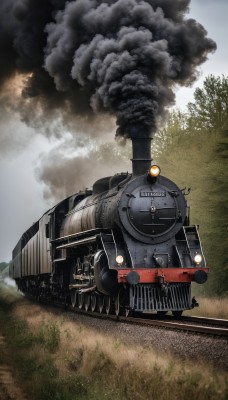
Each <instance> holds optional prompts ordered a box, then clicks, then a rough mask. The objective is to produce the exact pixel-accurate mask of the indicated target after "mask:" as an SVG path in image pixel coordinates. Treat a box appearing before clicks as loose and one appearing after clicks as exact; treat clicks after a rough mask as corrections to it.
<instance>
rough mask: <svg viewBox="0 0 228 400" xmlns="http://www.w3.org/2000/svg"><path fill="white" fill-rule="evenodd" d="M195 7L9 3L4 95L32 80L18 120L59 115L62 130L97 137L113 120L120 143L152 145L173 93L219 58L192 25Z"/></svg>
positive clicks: (1, 15) (84, 1)
mask: <svg viewBox="0 0 228 400" xmlns="http://www.w3.org/2000/svg"><path fill="white" fill-rule="evenodd" d="M189 4H190V0H173V1H172V2H171V1H170V0H116V1H115V0H76V1H65V0H39V1H37V0H1V3H0V57H1V60H3V61H4V62H1V65H0V85H1V88H2V90H3V88H4V83H5V82H6V81H7V80H9V79H12V78H13V77H14V76H15V74H16V73H19V74H25V76H26V78H25V81H24V87H23V90H22V94H21V96H22V98H23V101H19V102H18V104H17V106H18V112H21V115H22V118H23V119H24V120H25V121H26V122H27V123H30V124H32V125H34V126H36V124H39V121H42V123H43V121H44V122H46V121H49V120H50V119H52V120H55V119H56V115H58V117H59V118H60V119H61V122H62V123H63V124H71V125H72V121H73V123H79V124H80V121H81V122H82V121H83V122H82V125H83V124H84V123H86V122H88V123H89V124H91V123H94V129H93V131H94V133H95V132H96V131H97V129H96V115H98V117H99V116H100V115H101V116H102V118H103V114H104V113H108V115H112V116H114V117H115V118H116V124H117V131H116V132H117V135H122V136H124V137H131V136H133V135H135V134H141V135H147V136H148V135H151V134H152V132H154V131H155V129H156V125H157V121H158V119H159V118H161V117H163V115H164V113H165V109H166V107H167V106H169V105H172V104H173V102H174V98H175V96H174V93H173V88H174V85H176V84H179V85H188V84H191V83H192V82H193V81H194V80H195V79H196V77H197V67H198V66H199V65H200V64H201V63H203V62H204V61H205V60H206V59H207V55H208V53H209V52H212V51H214V50H215V48H216V45H215V43H214V42H213V41H212V40H211V39H209V38H208V37H207V32H206V31H205V29H204V28H203V27H202V25H200V24H199V23H197V22H196V21H195V20H193V19H187V18H186V13H187V11H188V7H189ZM12 104H13V102H12ZM60 115H61V117H60ZM94 118H95V119H94ZM87 125H88V124H87ZM45 126H47V124H45ZM60 126H61V124H60ZM106 130H107V129H106ZM47 132H48V130H47ZM48 134H52V132H51V133H50V132H48Z"/></svg>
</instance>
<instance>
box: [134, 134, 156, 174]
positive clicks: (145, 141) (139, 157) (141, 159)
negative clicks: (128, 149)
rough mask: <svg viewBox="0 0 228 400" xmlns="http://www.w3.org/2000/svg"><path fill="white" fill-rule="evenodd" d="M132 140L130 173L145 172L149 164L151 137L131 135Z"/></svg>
mask: <svg viewBox="0 0 228 400" xmlns="http://www.w3.org/2000/svg"><path fill="white" fill-rule="evenodd" d="M131 140H132V153H133V154H132V155H133V158H132V159H131V161H132V174H133V176H137V175H143V174H145V173H146V172H147V171H148V170H149V168H150V166H151V160H152V158H151V140H152V138H151V137H136V138H135V137H133V138H131Z"/></svg>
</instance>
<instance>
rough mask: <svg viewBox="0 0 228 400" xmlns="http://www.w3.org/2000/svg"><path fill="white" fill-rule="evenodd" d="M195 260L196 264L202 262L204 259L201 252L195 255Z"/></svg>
mask: <svg viewBox="0 0 228 400" xmlns="http://www.w3.org/2000/svg"><path fill="white" fill-rule="evenodd" d="M194 261H195V263H196V264H200V263H201V261H202V256H201V255H200V254H196V255H195V257H194Z"/></svg>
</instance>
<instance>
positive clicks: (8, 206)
mask: <svg viewBox="0 0 228 400" xmlns="http://www.w3.org/2000/svg"><path fill="white" fill-rule="evenodd" d="M191 4H192V5H191V13H190V16H192V17H193V18H195V19H196V20H197V21H199V22H200V23H201V24H202V25H203V26H204V27H205V28H206V30H207V31H208V35H209V37H210V38H212V39H214V40H215V41H216V43H217V47H218V49H217V51H216V53H214V54H211V55H210V56H209V60H208V61H207V62H206V63H205V64H204V65H203V66H202V67H201V69H200V72H201V76H200V78H199V80H198V81H197V82H196V84H195V85H194V86H193V87H192V88H182V89H180V90H178V91H177V96H176V104H177V106H178V107H179V108H181V109H184V108H185V106H186V104H187V103H188V102H189V101H192V100H193V92H194V89H195V87H197V86H202V82H203V80H204V78H205V76H207V75H208V74H214V75H222V74H224V75H226V76H227V75H228V46H227V38H228V24H227V16H228V0H217V1H215V0H192V3H191ZM12 121H14V117H13V116H12ZM12 121H11V122H12ZM2 123H3V122H2V121H1V120H0V124H2ZM14 126H15V125H14ZM4 129H6V130H7V129H12V127H10V126H9V127H7V126H4ZM19 132H23V135H24V134H25V133H26V137H27V138H28V140H27V144H26V145H25V146H24V148H21V147H20V146H19V145H18V148H17V150H16V151H13V152H11V153H6V154H5V155H3V156H1V159H0V187H1V194H0V196H1V197H0V198H1V200H0V221H1V222H0V262H1V261H8V260H10V259H11V252H12V248H13V247H14V246H15V244H16V242H17V241H18V239H19V237H20V235H21V234H22V233H23V231H25V230H26V229H27V228H28V227H29V226H30V225H31V224H32V223H33V222H35V221H36V220H37V219H38V218H39V217H40V216H41V215H42V213H43V212H45V211H46V209H47V208H48V207H49V206H50V205H51V204H50V202H49V204H48V203H47V202H46V201H44V199H43V189H44V188H43V186H42V184H41V183H38V181H37V179H36V174H35V170H36V167H37V166H38V165H39V160H40V157H41V156H42V155H43V154H45V153H46V154H48V152H49V151H50V149H51V148H52V147H53V146H55V145H57V143H56V142H53V141H52V143H50V142H48V141H47V139H45V138H44V137H42V136H41V135H37V134H35V133H34V132H33V130H32V129H31V128H28V127H26V126H25V125H24V124H23V123H21V122H20V121H16V131H15V135H18V133H19Z"/></svg>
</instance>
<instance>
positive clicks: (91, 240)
mask: <svg viewBox="0 0 228 400" xmlns="http://www.w3.org/2000/svg"><path fill="white" fill-rule="evenodd" d="M96 240H97V236H91V237H88V238H85V239H81V240H77V241H76V242H71V243H66V244H62V245H61V246H57V247H56V249H57V250H61V249H69V248H71V247H77V246H81V245H83V244H89V243H94V242H96Z"/></svg>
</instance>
